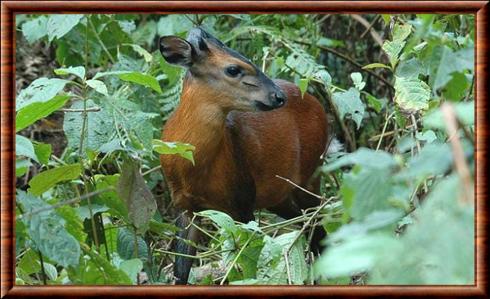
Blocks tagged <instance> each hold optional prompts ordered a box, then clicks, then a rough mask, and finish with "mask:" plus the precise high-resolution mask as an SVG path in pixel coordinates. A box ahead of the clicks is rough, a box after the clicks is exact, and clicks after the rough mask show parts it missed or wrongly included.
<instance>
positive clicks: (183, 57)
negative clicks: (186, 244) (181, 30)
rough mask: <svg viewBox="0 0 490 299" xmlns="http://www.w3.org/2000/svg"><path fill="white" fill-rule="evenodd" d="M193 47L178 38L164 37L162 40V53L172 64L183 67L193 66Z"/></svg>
mask: <svg viewBox="0 0 490 299" xmlns="http://www.w3.org/2000/svg"><path fill="white" fill-rule="evenodd" d="M192 52H193V48H192V45H191V44H190V43H189V42H188V41H186V40H185V39H183V38H180V37H178V36H163V37H161V38H160V53H162V56H163V58H165V60H166V61H167V62H168V63H170V64H176V65H180V66H183V67H190V66H191V65H192Z"/></svg>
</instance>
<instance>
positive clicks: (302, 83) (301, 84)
mask: <svg viewBox="0 0 490 299" xmlns="http://www.w3.org/2000/svg"><path fill="white" fill-rule="evenodd" d="M309 82H310V80H309V79H308V78H304V79H299V82H298V87H299V90H300V91H301V97H303V96H304V95H305V92H306V90H307V89H308V83H309Z"/></svg>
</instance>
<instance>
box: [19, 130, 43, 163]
mask: <svg viewBox="0 0 490 299" xmlns="http://www.w3.org/2000/svg"><path fill="white" fill-rule="evenodd" d="M15 155H16V156H24V157H27V158H31V159H32V160H34V161H36V162H38V159H37V156H36V152H35V151H34V146H33V145H32V142H31V140H29V138H26V137H24V136H22V135H15Z"/></svg>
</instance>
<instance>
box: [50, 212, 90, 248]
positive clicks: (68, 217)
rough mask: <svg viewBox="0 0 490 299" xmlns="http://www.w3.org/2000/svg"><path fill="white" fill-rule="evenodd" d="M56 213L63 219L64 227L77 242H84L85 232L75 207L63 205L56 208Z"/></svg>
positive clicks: (85, 238)
mask: <svg viewBox="0 0 490 299" xmlns="http://www.w3.org/2000/svg"><path fill="white" fill-rule="evenodd" d="M56 213H57V214H58V215H60V216H61V217H63V219H64V220H65V228H66V230H67V231H68V233H69V234H70V235H72V236H74V237H75V238H76V239H77V240H78V242H85V240H87V234H86V233H85V232H84V230H83V222H82V219H81V218H80V216H79V215H78V213H77V211H76V209H75V208H73V207H71V206H69V205H64V206H61V207H59V208H57V209H56Z"/></svg>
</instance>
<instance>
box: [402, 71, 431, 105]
mask: <svg viewBox="0 0 490 299" xmlns="http://www.w3.org/2000/svg"><path fill="white" fill-rule="evenodd" d="M429 99H430V87H429V86H428V85H427V84H426V83H425V82H423V81H421V80H419V79H417V78H414V77H409V78H404V77H396V76H395V102H396V103H397V105H398V106H399V107H400V108H401V109H403V110H405V111H407V112H416V111H419V110H426V109H428V108H429V104H428V102H429Z"/></svg>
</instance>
